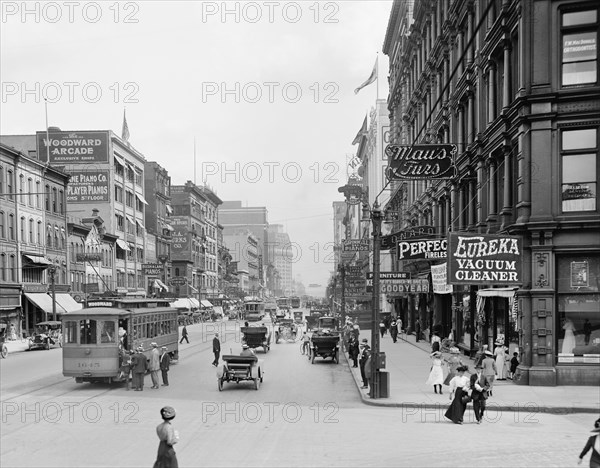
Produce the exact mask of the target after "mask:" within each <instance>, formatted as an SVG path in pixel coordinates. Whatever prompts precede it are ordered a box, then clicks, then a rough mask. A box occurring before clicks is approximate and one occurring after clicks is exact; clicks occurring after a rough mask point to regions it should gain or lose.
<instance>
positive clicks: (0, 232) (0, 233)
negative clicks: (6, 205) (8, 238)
mask: <svg viewBox="0 0 600 468" xmlns="http://www.w3.org/2000/svg"><path fill="white" fill-rule="evenodd" d="M4 236H5V234H4V211H0V239H4Z"/></svg>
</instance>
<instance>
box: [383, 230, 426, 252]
mask: <svg viewBox="0 0 600 468" xmlns="http://www.w3.org/2000/svg"><path fill="white" fill-rule="evenodd" d="M433 235H435V228H434V227H433V226H414V227H412V228H408V229H403V230H402V231H397V232H394V233H392V234H389V235H387V236H382V237H381V250H390V249H393V248H395V247H396V245H397V244H398V242H400V241H403V240H408V239H414V238H423V237H429V236H433Z"/></svg>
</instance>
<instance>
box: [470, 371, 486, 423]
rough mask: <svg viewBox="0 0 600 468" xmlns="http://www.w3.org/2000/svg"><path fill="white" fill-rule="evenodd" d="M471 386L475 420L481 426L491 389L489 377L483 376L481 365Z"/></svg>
mask: <svg viewBox="0 0 600 468" xmlns="http://www.w3.org/2000/svg"><path fill="white" fill-rule="evenodd" d="M470 386H471V390H472V392H471V398H472V399H473V412H474V413H475V419H476V420H477V424H481V421H482V420H483V413H484V412H485V400H487V397H488V390H489V389H490V382H489V380H488V378H487V376H485V375H483V366H482V365H481V364H479V365H478V366H477V367H475V374H472V375H471V380H470Z"/></svg>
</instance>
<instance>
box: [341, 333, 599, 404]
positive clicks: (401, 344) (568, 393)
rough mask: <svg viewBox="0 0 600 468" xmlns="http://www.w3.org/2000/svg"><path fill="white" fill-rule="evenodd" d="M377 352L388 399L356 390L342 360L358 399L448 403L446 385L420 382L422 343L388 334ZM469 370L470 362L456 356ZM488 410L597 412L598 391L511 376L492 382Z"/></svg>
mask: <svg viewBox="0 0 600 468" xmlns="http://www.w3.org/2000/svg"><path fill="white" fill-rule="evenodd" d="M363 338H367V339H368V340H369V342H370V341H371V332H370V330H361V331H360V339H363ZM380 348H381V351H382V352H385V354H386V369H385V371H387V372H388V374H389V382H390V389H389V390H390V392H389V393H390V394H389V398H378V399H375V400H372V399H371V398H370V397H369V396H368V393H367V390H366V389H361V386H362V379H361V376H360V368H353V367H352V361H351V360H350V359H349V358H348V356H347V354H345V353H344V354H345V357H346V361H347V362H348V365H349V367H350V371H351V372H352V374H353V376H354V380H355V383H356V386H357V389H358V392H359V393H360V396H361V398H362V400H363V403H365V404H368V405H374V406H390V407H404V408H415V410H416V409H440V408H442V407H443V408H446V407H447V406H448V405H449V403H450V400H449V395H450V394H449V387H447V386H445V385H444V386H443V392H444V393H443V394H442V395H439V394H436V393H434V392H433V387H431V386H428V385H425V381H426V380H427V377H428V376H429V369H430V368H431V359H430V357H429V354H430V350H431V347H430V345H429V343H428V342H427V341H419V342H418V343H416V342H415V337H414V335H408V336H407V335H405V334H403V335H398V341H397V342H396V343H394V342H393V341H392V338H391V336H390V334H389V333H387V334H386V335H385V336H384V337H383V338H382V339H381V345H380ZM448 356H449V355H448V354H446V353H445V354H444V357H445V358H448ZM461 358H462V359H463V362H465V364H467V365H469V371H470V372H471V373H473V372H474V371H475V370H474V368H473V360H471V359H469V358H468V357H467V356H464V355H461ZM487 406H488V408H489V409H490V410H492V409H493V410H496V411H513V412H526V413H554V414H567V413H594V414H598V413H600V391H599V389H598V387H595V386H557V387H531V386H528V385H516V384H513V382H512V380H505V381H496V382H494V395H493V396H492V397H490V398H489V399H488V400H487Z"/></svg>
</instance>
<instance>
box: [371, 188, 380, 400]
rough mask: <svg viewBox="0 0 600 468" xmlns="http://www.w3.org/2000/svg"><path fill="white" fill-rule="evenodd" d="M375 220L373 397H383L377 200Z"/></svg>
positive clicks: (372, 336) (378, 214)
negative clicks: (380, 370) (380, 366)
mask: <svg viewBox="0 0 600 468" xmlns="http://www.w3.org/2000/svg"><path fill="white" fill-rule="evenodd" d="M371 221H372V222H373V301H372V303H373V310H372V314H371V346H372V349H373V351H372V354H371V398H373V399H375V398H380V397H381V388H380V383H381V382H380V376H379V374H380V373H379V365H380V363H379V359H380V352H379V270H380V267H381V264H380V258H379V252H380V248H381V221H382V214H381V210H380V209H379V203H377V200H375V203H374V204H373V209H372V210H371Z"/></svg>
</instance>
